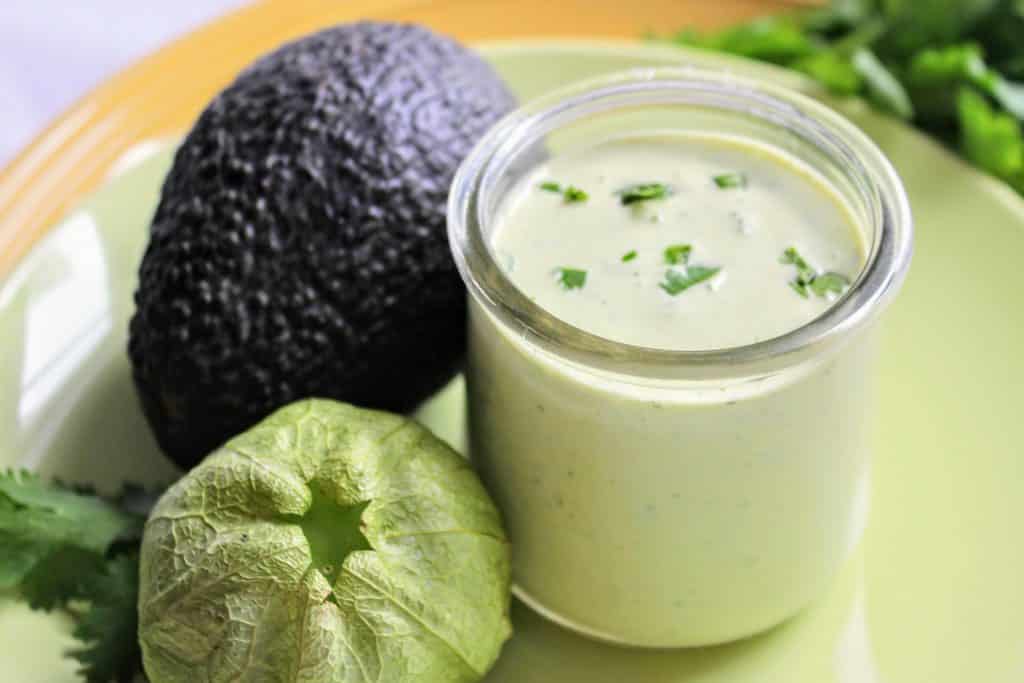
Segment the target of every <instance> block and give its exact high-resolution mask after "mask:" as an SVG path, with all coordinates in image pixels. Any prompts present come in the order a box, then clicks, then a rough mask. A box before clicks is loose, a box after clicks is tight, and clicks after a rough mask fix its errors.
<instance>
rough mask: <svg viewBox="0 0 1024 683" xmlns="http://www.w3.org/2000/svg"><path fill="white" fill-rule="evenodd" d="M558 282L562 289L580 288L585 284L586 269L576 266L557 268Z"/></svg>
mask: <svg viewBox="0 0 1024 683" xmlns="http://www.w3.org/2000/svg"><path fill="white" fill-rule="evenodd" d="M555 272H556V273H557V275H558V283H559V284H560V285H562V289H565V290H569V289H582V288H583V285H585V284H587V271H585V270H579V269H578V268H558V269H557V270H556V271H555Z"/></svg>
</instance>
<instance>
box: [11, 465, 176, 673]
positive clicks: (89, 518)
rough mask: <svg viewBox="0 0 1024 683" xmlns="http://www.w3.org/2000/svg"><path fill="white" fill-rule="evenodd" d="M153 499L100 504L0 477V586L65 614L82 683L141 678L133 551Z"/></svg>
mask: <svg viewBox="0 0 1024 683" xmlns="http://www.w3.org/2000/svg"><path fill="white" fill-rule="evenodd" d="M155 499H156V494H151V493H147V492H145V491H144V490H143V489H142V488H140V487H137V486H126V487H125V488H124V490H123V492H122V493H121V494H120V495H119V496H117V497H115V498H111V499H105V498H101V497H100V496H97V495H96V494H95V493H94V492H92V491H91V490H90V489H88V488H83V487H69V486H65V485H62V484H59V483H52V484H51V483H44V482H43V481H42V480H41V479H40V478H39V477H38V476H36V475H34V474H31V473H28V472H24V471H14V470H10V471H6V472H0V586H2V587H4V588H15V589H17V590H18V591H19V593H20V594H21V596H22V597H23V598H24V599H25V601H26V602H27V603H28V604H29V606H30V607H32V608H33V609H44V610H51V609H58V608H59V609H64V610H66V611H67V612H68V613H69V614H70V616H71V618H72V621H73V622H74V624H75V626H74V630H73V635H74V636H75V638H77V639H78V640H79V641H80V642H81V645H80V646H79V647H78V648H77V649H75V650H73V651H71V652H70V653H69V656H71V657H74V658H75V659H77V660H78V661H79V662H80V663H81V665H82V666H81V669H80V673H81V674H82V676H84V678H85V680H86V681H87V683H112V682H115V683H131V681H134V680H136V679H137V678H138V677H139V676H141V673H142V660H141V653H140V651H139V645H138V639H137V633H136V631H137V628H136V618H137V617H136V603H137V601H138V571H139V560H138V545H139V543H140V541H141V537H142V526H143V523H144V521H145V518H146V515H147V514H148V512H149V509H150V508H151V507H152V505H153V503H154V501H155Z"/></svg>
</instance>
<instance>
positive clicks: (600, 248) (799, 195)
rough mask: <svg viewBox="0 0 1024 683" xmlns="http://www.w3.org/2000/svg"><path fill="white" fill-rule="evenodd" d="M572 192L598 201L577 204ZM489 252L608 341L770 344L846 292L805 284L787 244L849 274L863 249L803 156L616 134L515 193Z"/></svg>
mask: <svg viewBox="0 0 1024 683" xmlns="http://www.w3.org/2000/svg"><path fill="white" fill-rule="evenodd" d="M716 179H718V182H716ZM650 183H657V184H659V185H661V186H663V187H664V188H667V194H668V196H666V197H665V198H662V199H649V200H643V199H638V200H636V201H632V202H631V203H629V204H625V203H624V202H623V196H624V195H623V190H624V189H625V188H630V187H634V186H636V185H638V184H650ZM554 184H557V185H558V186H559V187H560V188H562V190H563V191H562V192H555V191H552V190H553V186H554ZM569 186H571V187H573V188H578V189H581V190H583V191H584V192H586V194H587V198H586V199H585V200H579V199H576V200H575V201H573V198H574V197H575V195H569V196H568V197H567V196H566V194H565V192H564V189H565V188H567V187H569ZM641 194H642V193H641ZM626 196H627V200H628V197H629V195H626ZM634 196H635V195H634ZM492 246H493V249H494V252H495V254H496V256H497V258H498V261H499V263H500V264H501V265H502V267H503V268H504V269H505V271H506V273H507V274H508V276H509V278H510V279H511V280H512V282H513V283H514V284H515V285H516V286H517V287H518V288H519V289H521V290H522V291H523V292H525V293H526V294H527V295H528V296H529V297H531V298H533V299H534V300H535V301H536V302H537V303H538V304H539V305H540V306H541V307H543V308H544V309H546V310H547V311H549V312H550V313H551V314H553V315H555V316H557V317H559V318H561V319H563V320H565V321H566V322H569V323H571V324H573V325H575V326H577V327H580V328H582V329H585V330H587V331H588V332H591V333H593V334H596V335H598V336H602V337H605V338H607V339H611V340H614V341H618V342H623V343H628V344H634V345H638V346H646V347H651V348H662V349H676V350H703V349H716V348H727V347H734V346H741V345H744V344H750V343H753V342H757V341H761V340H764V339H770V338H772V337H777V336H779V335H782V334H784V333H786V332H788V331H790V330H793V329H796V328H797V327H800V326H801V325H803V324H804V323H806V322H809V321H810V320H812V319H814V318H815V317H817V316H818V315H820V314H821V313H822V312H823V311H824V310H825V309H827V308H828V307H829V306H830V305H831V303H832V302H833V301H834V299H835V298H836V296H837V294H838V292H835V291H831V292H829V293H828V294H827V295H826V296H819V295H817V294H815V293H814V292H813V291H811V292H808V296H807V297H803V296H801V295H800V294H799V293H798V292H796V291H795V290H794V288H793V287H792V286H791V284H790V283H791V282H792V281H793V280H794V278H795V276H796V269H795V267H794V266H793V265H792V264H786V263H782V262H781V257H782V255H783V252H784V251H785V250H786V249H787V248H790V247H796V249H797V251H798V253H799V254H800V255H801V256H803V257H804V259H806V261H807V263H808V264H810V265H811V266H812V267H813V268H815V269H816V270H817V271H819V272H821V273H825V272H834V273H838V274H841V275H843V276H844V277H845V278H847V279H849V280H852V279H853V278H854V277H855V276H856V275H857V273H858V272H859V271H860V269H861V267H862V265H863V262H864V256H865V253H864V252H865V250H864V245H863V239H862V237H861V235H860V232H859V231H858V230H857V229H856V227H855V224H854V222H853V218H852V216H851V215H850V211H849V209H848V208H846V206H845V205H844V204H843V202H842V201H841V200H840V198H839V197H838V196H837V195H836V193H835V192H834V191H832V190H831V189H829V188H828V186H827V185H825V184H824V182H823V181H822V180H821V179H820V178H818V177H817V176H816V175H815V174H814V173H813V172H812V171H810V169H808V168H807V167H806V166H804V165H803V164H802V163H801V162H799V161H797V160H796V159H793V158H789V157H784V156H783V155H782V154H781V153H780V152H778V151H775V150H772V149H770V148H767V147H764V146H761V145H757V144H755V143H753V142H750V141H740V140H737V139H735V138H730V137H726V136H710V135H701V136H697V135H678V134H677V135H664V136H658V137H650V136H649V137H640V138H625V139H616V140H611V141H608V142H605V143H603V144H600V145H596V146H594V147H591V148H589V149H587V150H585V151H582V152H578V153H575V154H569V155H565V156H557V157H555V158H553V159H552V160H550V161H549V162H548V163H546V164H543V165H541V166H539V167H538V168H536V169H535V170H534V171H533V172H532V173H530V174H529V175H527V177H526V178H525V179H523V180H522V181H521V183H520V184H519V186H518V187H517V188H516V189H515V190H514V191H513V192H511V193H509V196H508V197H507V198H506V199H505V202H504V203H503V205H502V207H501V210H500V211H499V214H498V217H497V222H496V226H495V230H494V233H493V237H492ZM680 247H689V256H688V260H687V262H686V263H684V262H683V259H681V258H680V257H679V254H680V251H681V249H680ZM673 248H675V250H674V251H671V250H673ZM666 250H670V251H669V253H668V254H666ZM672 260H675V261H676V263H674V264H673V263H671V262H670V261H672ZM694 268H704V269H706V270H705V271H699V270H698V271H694V270H693V269H694ZM716 268H717V269H718V271H717V273H716V274H715V275H714V276H713V277H709V278H708V279H706V280H701V281H700V282H698V283H697V284H693V285H691V286H688V287H686V288H685V289H682V290H681V291H676V290H679V287H680V286H682V285H684V284H686V283H687V282H689V281H690V280H693V279H697V277H690V278H689V279H688V278H687V275H691V276H699V275H700V274H701V273H706V272H707V270H713V269H716ZM560 269H565V270H564V271H563V270H560ZM669 271H671V273H670V272H669ZM581 272H582V273H585V276H583V280H584V281H583V282H582V284H579V281H580V279H581V276H580V275H578V273H581ZM565 273H567V274H568V276H569V277H568V278H566V277H565V275H564V274H565ZM674 282H675V283H676V284H675V286H673V283H674ZM575 285H578V286H575ZM666 290H669V291H666ZM671 291H675V293H674V295H673V294H672V293H670V292H671Z"/></svg>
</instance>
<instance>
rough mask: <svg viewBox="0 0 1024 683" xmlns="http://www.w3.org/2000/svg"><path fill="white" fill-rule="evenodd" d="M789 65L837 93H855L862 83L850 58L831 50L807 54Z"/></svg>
mask: <svg viewBox="0 0 1024 683" xmlns="http://www.w3.org/2000/svg"><path fill="white" fill-rule="evenodd" d="M791 66H792V68H793V69H795V70H797V71H800V72H802V73H805V74H807V75H808V76H810V77H811V78H813V79H814V80H816V81H818V82H819V83H821V84H822V85H824V86H825V87H826V88H828V90H829V91H830V92H833V93H835V94H837V95H855V94H857V93H858V92H860V89H861V86H862V85H863V83H864V79H863V78H862V77H861V75H860V73H859V72H858V71H857V69H855V68H854V67H853V65H852V64H851V63H850V60H849V59H847V58H846V57H845V56H843V55H840V54H839V53H837V52H834V51H832V50H828V51H823V52H819V53H817V54H813V55H809V56H807V57H804V58H803V59H800V60H797V61H796V62H793V64H792V65H791Z"/></svg>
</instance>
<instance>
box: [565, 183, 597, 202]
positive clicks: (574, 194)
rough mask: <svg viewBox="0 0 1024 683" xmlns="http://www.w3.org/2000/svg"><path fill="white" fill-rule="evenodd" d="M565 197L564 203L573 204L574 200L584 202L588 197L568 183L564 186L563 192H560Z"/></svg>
mask: <svg viewBox="0 0 1024 683" xmlns="http://www.w3.org/2000/svg"><path fill="white" fill-rule="evenodd" d="M562 196H563V197H564V198H565V203H566V204H574V203H576V202H585V201H587V199H589V198H590V195H588V194H587V193H586V192H584V191H583V190H581V189H580V188H578V187H576V186H575V185H569V186H568V187H566V188H565V192H563V193H562Z"/></svg>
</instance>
